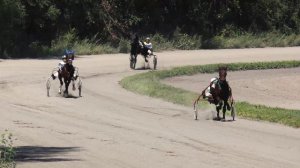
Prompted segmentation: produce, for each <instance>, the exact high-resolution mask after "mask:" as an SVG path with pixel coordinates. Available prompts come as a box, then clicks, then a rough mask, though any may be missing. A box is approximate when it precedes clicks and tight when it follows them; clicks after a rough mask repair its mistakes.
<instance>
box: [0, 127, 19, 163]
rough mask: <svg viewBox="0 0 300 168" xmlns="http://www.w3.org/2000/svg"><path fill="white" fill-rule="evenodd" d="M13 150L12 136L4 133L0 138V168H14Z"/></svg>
mask: <svg viewBox="0 0 300 168" xmlns="http://www.w3.org/2000/svg"><path fill="white" fill-rule="evenodd" d="M15 153H16V152H15V149H14V147H13V140H12V134H11V133H9V132H7V131H6V132H5V133H3V134H2V135H1V137H0V167H1V168H14V167H16V163H15V161H14V158H15Z"/></svg>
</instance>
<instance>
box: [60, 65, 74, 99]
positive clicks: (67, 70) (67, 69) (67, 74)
mask: <svg viewBox="0 0 300 168" xmlns="http://www.w3.org/2000/svg"><path fill="white" fill-rule="evenodd" d="M74 72H75V69H74V67H73V65H72V64H71V63H66V64H65V65H64V66H63V67H62V69H61V70H59V71H58V79H59V81H60V87H59V93H61V88H62V85H63V84H65V91H64V97H67V96H68V94H69V92H68V88H69V85H70V83H71V81H72V80H73V76H74ZM62 79H64V81H63V80H62ZM73 90H75V85H74V83H73Z"/></svg>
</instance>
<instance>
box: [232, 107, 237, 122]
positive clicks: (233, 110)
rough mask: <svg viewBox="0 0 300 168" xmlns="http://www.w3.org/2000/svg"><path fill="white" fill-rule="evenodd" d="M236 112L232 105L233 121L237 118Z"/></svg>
mask: <svg viewBox="0 0 300 168" xmlns="http://www.w3.org/2000/svg"><path fill="white" fill-rule="evenodd" d="M235 114H236V111H235V107H234V106H232V107H231V117H232V120H233V121H234V120H235Z"/></svg>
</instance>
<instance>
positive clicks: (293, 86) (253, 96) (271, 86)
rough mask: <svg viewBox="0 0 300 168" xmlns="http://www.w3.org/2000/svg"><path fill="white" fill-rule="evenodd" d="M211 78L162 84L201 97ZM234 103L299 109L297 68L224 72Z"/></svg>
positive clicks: (200, 76) (195, 77)
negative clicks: (200, 94)
mask: <svg viewBox="0 0 300 168" xmlns="http://www.w3.org/2000/svg"><path fill="white" fill-rule="evenodd" d="M213 77H218V74H217V73H214V74H197V75H193V76H181V77H174V78H168V79H166V80H164V81H163V83H166V84H169V85H172V86H175V87H179V88H183V89H186V90H190V91H194V92H197V93H201V92H202V90H203V89H205V88H206V87H207V86H208V85H209V83H210V79H211V78H213ZM227 81H228V82H229V85H230V86H231V88H232V91H233V96H234V99H236V100H237V101H247V102H250V103H254V104H262V105H267V106H271V107H282V108H287V109H300V95H299V93H300V87H299V83H300V68H290V69H277V70H259V71H257V70H251V71H240V72H228V75H227Z"/></svg>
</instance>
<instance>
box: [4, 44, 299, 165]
mask: <svg viewBox="0 0 300 168" xmlns="http://www.w3.org/2000/svg"><path fill="white" fill-rule="evenodd" d="M299 53H300V48H299V47H295V48H265V49H241V50H202V51H171V52H163V53H157V55H158V59H159V60H158V63H159V65H158V68H159V69H166V68H170V67H173V66H180V65H195V64H208V63H220V62H223V63H224V62H250V61H271V60H300V54H299ZM57 63H58V60H56V59H50V60H39V59H21V60H0V95H1V96H0V106H1V108H0V131H1V132H3V131H4V130H5V129H8V130H9V131H10V132H12V133H13V134H14V138H15V140H14V145H15V146H16V147H17V151H18V157H17V167H18V168H42V167H43V168H44V167H45V168H50V167H51V168H53V167H57V168H70V167H72V168H85V167H87V168H90V167H101V168H106V167H107V168H119V167H122V168H153V167H155V168H160V167H161V168H181V167H182V168H194V167H195V168H198V167H216V168H217V167H230V168H235V167H236V168H240V167H244V168H248V167H249V168H250V167H263V168H265V167H272V168H274V167H275V168H276V167H289V168H296V167H300V158H299V156H300V143H299V142H300V130H299V129H294V128H290V127H286V126H282V125H278V124H272V123H265V122H257V121H247V120H243V119H237V121H235V122H217V121H213V120H207V119H206V115H207V113H206V112H203V113H201V116H200V120H198V121H195V120H193V111H192V108H188V107H183V106H179V105H175V104H172V103H168V102H164V101H162V100H159V99H153V98H149V97H146V96H141V95H137V94H134V93H131V92H129V91H126V90H124V89H123V88H122V87H121V86H120V85H119V83H118V82H119V81H120V80H121V79H122V78H123V77H125V76H128V75H133V74H136V73H141V72H145V70H137V71H133V70H130V69H129V60H128V55H127V54H116V55H99V56H81V57H80V58H78V59H76V60H75V62H74V65H76V66H78V67H79V68H80V75H81V76H82V77H83V85H84V87H83V97H80V98H76V96H77V94H78V93H77V92H73V93H72V94H73V95H74V97H73V98H63V97H61V96H60V95H58V94H57V89H58V88H57V86H58V84H57V82H58V81H57V80H55V81H53V82H52V87H51V89H52V90H51V95H50V97H47V96H46V87H45V82H46V79H47V78H48V77H49V75H50V72H51V69H52V68H53V67H55V66H56V65H57ZM138 63H139V64H140V65H141V64H142V62H141V60H139V62H138ZM257 75H259V74H257ZM191 104H192V102H191Z"/></svg>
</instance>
